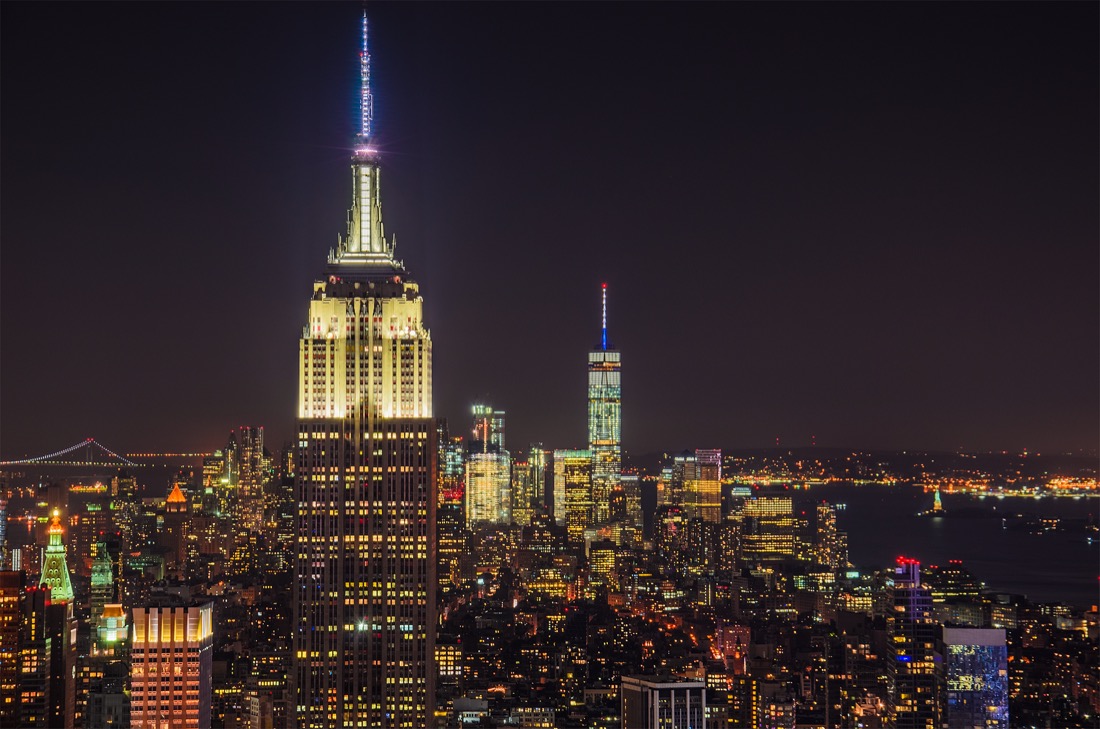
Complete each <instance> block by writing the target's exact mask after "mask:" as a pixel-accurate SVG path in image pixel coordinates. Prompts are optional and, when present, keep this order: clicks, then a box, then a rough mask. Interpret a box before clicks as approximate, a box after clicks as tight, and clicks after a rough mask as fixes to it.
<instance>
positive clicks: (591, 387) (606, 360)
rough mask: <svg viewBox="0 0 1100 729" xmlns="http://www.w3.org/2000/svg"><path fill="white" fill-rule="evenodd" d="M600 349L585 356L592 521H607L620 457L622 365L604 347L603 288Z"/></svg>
mask: <svg viewBox="0 0 1100 729" xmlns="http://www.w3.org/2000/svg"><path fill="white" fill-rule="evenodd" d="M602 291H603V316H602V319H601V323H602V326H601V329H600V331H601V335H600V346H599V348H598V349H595V350H593V351H591V352H589V353H588V450H589V451H590V452H591V454H592V520H593V522H594V523H595V524H596V525H597V526H602V525H604V524H606V523H607V522H608V521H609V520H610V518H611V491H612V490H613V489H614V488H615V487H616V486H617V485H618V484H619V478H620V476H621V475H622V470H623V453H622V425H623V416H622V385H621V379H620V378H621V372H620V370H621V368H622V361H621V359H620V356H619V352H618V351H617V350H615V349H612V348H609V346H608V343H607V284H604V285H603V289H602Z"/></svg>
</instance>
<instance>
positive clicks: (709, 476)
mask: <svg viewBox="0 0 1100 729" xmlns="http://www.w3.org/2000/svg"><path fill="white" fill-rule="evenodd" d="M683 483H684V486H683V499H684V511H685V514H686V516H687V518H688V519H702V520H703V521H706V522H710V523H712V524H717V523H718V522H720V521H722V451H720V450H696V451H695V454H694V456H692V457H691V458H684V459H683Z"/></svg>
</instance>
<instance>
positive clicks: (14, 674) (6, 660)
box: [0, 570, 26, 727]
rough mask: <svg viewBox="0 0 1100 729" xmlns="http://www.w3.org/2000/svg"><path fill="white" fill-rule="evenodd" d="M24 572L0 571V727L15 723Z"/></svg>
mask: <svg viewBox="0 0 1100 729" xmlns="http://www.w3.org/2000/svg"><path fill="white" fill-rule="evenodd" d="M25 579H26V573H25V572H22V571H13V570H5V571H3V572H0V726H5V727H7V726H17V725H18V724H19V649H20V632H21V631H22V627H23V600H24V586H25V585H24V580H25Z"/></svg>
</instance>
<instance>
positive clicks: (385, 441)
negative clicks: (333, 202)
mask: <svg viewBox="0 0 1100 729" xmlns="http://www.w3.org/2000/svg"><path fill="white" fill-rule="evenodd" d="M362 30H363V50H362V53H361V56H360V73H361V86H362V91H361V99H360V110H361V116H362V127H361V130H360V133H359V135H358V138H357V140H356V145H355V151H354V154H353V156H352V159H351V172H352V189H353V197H352V206H351V210H350V213H349V219H348V228H347V235H346V236H342V237H341V238H340V240H339V244H338V247H337V248H336V250H334V251H332V252H331V253H330V255H329V260H328V267H327V269H326V270H325V273H324V276H323V278H321V280H318V281H317V282H316V283H315V284H314V286H313V296H312V298H311V300H310V304H309V320H308V323H307V325H306V327H305V330H304V332H303V334H302V339H301V343H300V348H299V351H300V360H299V363H300V373H301V376H300V379H299V384H298V388H299V389H298V393H299V396H298V453H299V455H298V459H299V460H298V469H297V481H296V489H297V500H298V515H297V520H296V540H297V550H296V557H295V585H294V599H293V603H294V626H293V634H294V675H293V677H292V678H293V682H294V692H295V693H294V697H295V698H294V706H293V707H292V710H291V712H290V713H291V714H292V715H293V716H294V717H295V719H296V721H297V723H298V725H299V726H302V727H329V726H332V727H335V726H362V727H366V726H370V727H417V726H426V725H427V724H428V721H429V719H428V717H429V715H430V712H431V711H432V710H433V709H434V708H435V707H434V704H435V698H434V695H435V690H434V681H435V677H434V670H432V668H431V667H430V665H429V662H430V660H431V657H432V656H433V653H434V631H435V623H436V619H435V612H436V606H435V592H436V559H435V555H434V553H431V550H433V549H434V545H435V541H436V540H435V529H436V513H435V512H436V488H437V484H436V464H437V457H438V455H437V444H436V438H437V434H436V425H435V422H434V421H433V420H432V379H431V374H432V362H431V352H432V343H431V336H430V334H429V332H428V330H427V328H426V327H425V326H424V320H423V300H422V299H421V297H420V289H419V287H418V286H417V284H416V283H414V282H413V281H411V280H409V278H408V275H407V273H406V272H405V269H404V266H403V265H402V264H401V262H400V261H398V260H397V259H396V258H395V257H394V242H392V241H386V239H385V237H384V235H383V227H382V207H381V198H380V196H379V186H380V183H381V168H380V166H379V158H378V153H377V151H376V150H375V148H374V147H373V146H372V144H371V143H372V136H371V116H372V98H371V87H370V54H369V51H368V48H367V20H366V16H365V15H364V17H363V27H362Z"/></svg>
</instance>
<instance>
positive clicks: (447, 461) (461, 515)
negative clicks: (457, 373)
mask: <svg viewBox="0 0 1100 729" xmlns="http://www.w3.org/2000/svg"><path fill="white" fill-rule="evenodd" d="M436 432H437V434H438V440H439V489H438V490H439V494H438V499H439V501H438V506H437V508H436V524H437V529H436V535H437V539H438V541H437V544H436V552H437V554H438V557H439V566H438V576H439V586H440V589H445V588H448V587H450V586H451V585H452V584H454V585H457V584H458V582H459V580H460V577H459V563H460V562H461V559H462V555H464V554H466V553H467V552H468V551H469V546H470V545H469V539H468V538H467V531H466V446H465V444H463V442H462V438H459V437H455V438H452V437H450V435H449V434H448V431H447V422H446V421H445V420H443V419H442V418H440V419H439V420H438V421H437V426H436Z"/></svg>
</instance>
